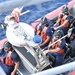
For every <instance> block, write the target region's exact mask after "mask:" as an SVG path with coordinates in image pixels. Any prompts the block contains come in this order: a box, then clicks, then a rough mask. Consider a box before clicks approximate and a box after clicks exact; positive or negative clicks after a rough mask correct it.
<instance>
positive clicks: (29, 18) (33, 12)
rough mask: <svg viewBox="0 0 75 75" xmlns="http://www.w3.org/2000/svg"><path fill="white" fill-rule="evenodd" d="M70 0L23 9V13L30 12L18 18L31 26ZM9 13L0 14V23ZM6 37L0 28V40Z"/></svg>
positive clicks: (2, 0) (54, 1)
mask: <svg viewBox="0 0 75 75" xmlns="http://www.w3.org/2000/svg"><path fill="white" fill-rule="evenodd" d="M4 1H9V0H0V3H1V2H4ZM69 1H70V0H50V1H48V2H44V3H41V4H38V5H32V6H28V7H24V8H23V12H25V11H27V10H30V12H28V13H27V14H25V15H22V16H20V21H22V22H25V23H28V24H31V23H32V22H34V21H35V20H37V19H38V18H40V17H42V16H44V15H46V14H47V13H49V12H51V11H53V10H55V9H56V8H58V7H60V6H61V5H64V4H67V3H68V2H69ZM10 13H11V11H8V12H3V13H0V23H3V22H4V18H5V16H6V15H8V14H10ZM5 37H6V33H5V30H3V29H1V28H0V40H2V39H4V38H5Z"/></svg>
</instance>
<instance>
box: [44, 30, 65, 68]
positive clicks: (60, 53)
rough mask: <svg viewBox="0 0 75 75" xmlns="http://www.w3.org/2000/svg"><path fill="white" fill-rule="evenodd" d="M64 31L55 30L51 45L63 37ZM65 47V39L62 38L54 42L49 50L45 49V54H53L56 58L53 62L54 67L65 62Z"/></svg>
mask: <svg viewBox="0 0 75 75" xmlns="http://www.w3.org/2000/svg"><path fill="white" fill-rule="evenodd" d="M63 35H64V34H63V31H61V30H57V31H55V33H54V35H53V38H52V41H51V42H50V44H49V45H51V44H52V43H54V42H56V41H57V40H58V39H60V38H61V37H63ZM64 47H65V39H62V40H60V41H57V42H56V43H54V44H53V45H52V46H50V47H49V48H48V50H44V51H43V52H44V54H46V55H53V56H54V58H55V61H54V63H53V67H55V66H59V65H61V64H62V62H63V57H64Z"/></svg>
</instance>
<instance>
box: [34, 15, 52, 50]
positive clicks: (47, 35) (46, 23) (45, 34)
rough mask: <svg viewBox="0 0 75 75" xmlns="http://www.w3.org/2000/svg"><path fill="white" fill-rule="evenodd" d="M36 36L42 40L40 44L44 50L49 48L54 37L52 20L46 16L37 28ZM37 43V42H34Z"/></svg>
mask: <svg viewBox="0 0 75 75" xmlns="http://www.w3.org/2000/svg"><path fill="white" fill-rule="evenodd" d="M35 34H36V35H40V36H41V38H42V43H40V44H39V46H40V47H41V48H42V49H43V48H45V47H46V46H48V44H49V42H50V40H51V37H52V29H51V27H50V20H48V19H47V18H46V17H45V16H44V17H42V18H41V21H40V23H39V24H37V25H36V26H35ZM35 39H36V38H35ZM36 41H37V40H35V41H34V42H36Z"/></svg>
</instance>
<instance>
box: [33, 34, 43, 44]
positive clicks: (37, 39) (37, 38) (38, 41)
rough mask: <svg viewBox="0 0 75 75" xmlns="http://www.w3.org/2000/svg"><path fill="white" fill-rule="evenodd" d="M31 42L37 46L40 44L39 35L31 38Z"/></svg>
mask: <svg viewBox="0 0 75 75" xmlns="http://www.w3.org/2000/svg"><path fill="white" fill-rule="evenodd" d="M33 41H34V42H35V43H37V44H40V43H41V42H42V38H41V36H40V35H35V36H34V37H33Z"/></svg>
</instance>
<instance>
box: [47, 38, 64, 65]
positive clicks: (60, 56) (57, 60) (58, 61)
mask: <svg viewBox="0 0 75 75" xmlns="http://www.w3.org/2000/svg"><path fill="white" fill-rule="evenodd" d="M64 47H65V40H64V39H63V40H62V41H61V44H60V46H59V48H60V49H64ZM48 54H52V55H53V56H54V57H55V63H54V66H59V65H61V64H62V62H63V57H64V53H63V54H60V53H58V52H54V53H50V52H49V53H48Z"/></svg>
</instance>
